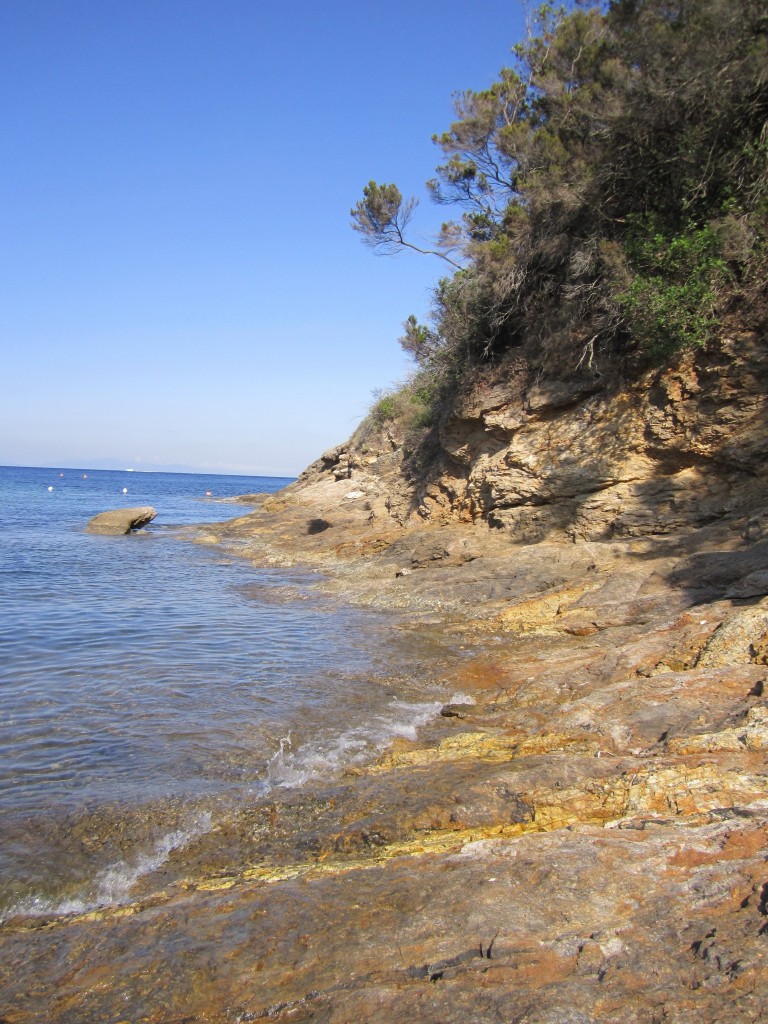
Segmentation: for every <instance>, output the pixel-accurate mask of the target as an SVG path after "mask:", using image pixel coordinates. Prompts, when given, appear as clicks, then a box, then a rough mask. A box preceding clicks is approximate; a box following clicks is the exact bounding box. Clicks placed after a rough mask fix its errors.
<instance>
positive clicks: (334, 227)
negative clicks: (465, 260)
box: [0, 0, 524, 475]
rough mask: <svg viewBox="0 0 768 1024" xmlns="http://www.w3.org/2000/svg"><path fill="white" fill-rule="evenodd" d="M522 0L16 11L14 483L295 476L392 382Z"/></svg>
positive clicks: (12, 41)
mask: <svg viewBox="0 0 768 1024" xmlns="http://www.w3.org/2000/svg"><path fill="white" fill-rule="evenodd" d="M523 26H524V5H523V3H522V2H521V0H476V2H474V3H467V2H466V0H387V2H383V0H380V2H377V3H371V2H367V0H357V2H352V0H325V2H323V3H320V2H312V0H292V2H284V3H281V2H279V0H269V2H266V0H2V2H0V112H1V113H0V118H1V120H0V147H2V149H3V153H2V174H1V175H0V351H1V352H2V375H1V376H0V382H1V383H0V386H1V387H2V401H1V402H0V464H5V465H43V466H46V465H47V466H74V467H77V466H86V467H88V466H92V467H106V468H127V467H129V466H131V467H135V468H136V469H142V468H144V469H161V468H174V469H181V468H190V469H201V470H206V471H213V472H221V473H227V472H232V473H254V474H260V475H273V474H274V475H294V474H296V473H297V472H299V471H300V470H301V469H303V468H304V466H306V465H307V464H308V463H309V462H311V461H313V460H314V459H315V458H316V457H317V456H318V455H320V454H321V453H322V452H323V451H324V450H326V449H327V448H329V447H331V446H333V445H335V444H338V443H339V442H341V441H344V440H346V438H347V437H348V436H349V435H350V434H351V433H352V431H353V430H354V428H355V426H356V425H357V423H358V422H359V421H360V419H361V418H362V417H363V415H364V414H365V412H366V410H367V408H368V407H369V405H370V404H371V401H372V392H373V390H374V389H376V388H382V387H387V386H389V385H391V384H393V383H394V382H396V381H397V380H399V379H402V378H403V376H404V375H405V374H406V372H407V370H408V362H407V360H406V358H405V356H404V355H403V353H402V352H401V350H400V348H399V346H398V344H397V338H398V336H399V334H400V333H401V324H402V321H403V320H404V319H405V318H406V317H407V316H408V315H409V314H410V313H415V314H417V315H418V316H420V317H424V316H425V315H426V313H427V310H428V307H429V293H430V289H431V287H432V286H433V285H434V284H435V283H436V281H437V279H438V278H439V277H440V276H441V274H442V273H443V267H442V265H441V263H440V261H439V260H437V259H435V258H434V257H424V256H418V255H416V254H403V255H401V256H399V257H397V258H396V259H392V258H385V257H377V256H375V255H374V254H372V253H371V251H370V250H368V249H366V248H365V247H364V246H363V244H362V243H361V241H360V238H359V236H358V235H357V234H356V233H355V232H353V231H352V230H351V228H350V226H349V225H350V217H349V210H350V207H351V206H353V205H354V203H355V202H356V201H357V199H358V198H360V196H361V194H362V188H363V186H364V185H365V184H366V183H367V182H368V181H369V180H370V179H371V178H374V179H376V180H377V181H381V182H389V181H394V182H397V184H398V185H399V187H400V188H401V190H402V191H403V192H404V193H406V194H415V195H417V196H419V198H420V200H421V205H420V206H419V209H418V210H417V213H416V215H415V218H414V227H415V229H416V231H417V232H419V233H424V234H425V235H428V234H429V232H430V231H431V230H433V229H434V228H435V227H436V226H437V225H438V224H439V222H440V221H441V220H442V219H444V218H445V216H446V212H445V210H443V209H439V208H436V207H434V206H433V205H432V204H430V202H429V199H428V198H427V196H426V193H425V190H424V182H425V180H426V179H427V178H429V177H431V176H432V174H433V171H434V168H435V166H436V164H437V163H438V162H439V151H438V150H437V148H436V147H435V146H434V144H433V143H432V142H431V137H432V135H433V133H435V132H439V131H443V130H444V129H446V128H447V127H448V126H449V124H450V122H451V119H452V108H451V94H452V93H453V92H455V91H457V90H461V89H465V88H475V89H480V88H484V87H486V86H487V85H489V84H490V83H491V82H492V81H493V79H494V78H495V77H496V75H497V73H498V71H499V69H500V68H501V67H502V65H504V64H505V63H507V62H508V60H509V49H510V47H511V46H512V44H513V43H514V42H516V41H517V40H519V39H520V38H521V36H522V34H523Z"/></svg>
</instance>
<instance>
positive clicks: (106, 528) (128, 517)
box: [86, 505, 157, 536]
mask: <svg viewBox="0 0 768 1024" xmlns="http://www.w3.org/2000/svg"><path fill="white" fill-rule="evenodd" d="M156 515H157V512H156V511H155V510H154V509H153V508H151V507H150V506H149V505H144V506H142V507H141V508H117V509H113V510H112V511H110V512H101V513H99V515H97V516H94V517H93V519H91V520H90V522H89V523H88V525H87V526H86V530H87V531H88V533H106V534H113V535H115V536H117V535H119V534H126V533H131V532H132V531H133V530H140V529H141V528H142V526H146V525H147V523H151V522H152V520H153V519H154V518H155V516H156Z"/></svg>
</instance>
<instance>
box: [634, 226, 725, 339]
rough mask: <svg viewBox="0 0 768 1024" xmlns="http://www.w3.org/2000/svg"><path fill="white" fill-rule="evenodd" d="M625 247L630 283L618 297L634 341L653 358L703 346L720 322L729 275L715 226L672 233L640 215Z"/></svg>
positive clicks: (689, 228)
mask: <svg viewBox="0 0 768 1024" xmlns="http://www.w3.org/2000/svg"><path fill="white" fill-rule="evenodd" d="M624 248H625V252H626V255H627V260H628V264H629V267H630V269H631V271H632V281H631V283H630V285H629V287H628V288H627V289H626V290H625V291H624V292H621V293H620V294H619V295H618V296H617V301H618V304H619V308H620V310H621V312H622V314H623V316H624V320H625V323H626V326H627V327H628V328H629V330H630V331H631V334H632V337H633V339H634V341H635V343H636V345H637V346H638V347H639V348H640V349H642V350H643V351H645V352H646V353H648V355H650V356H653V357H665V356H668V355H670V354H671V353H672V352H676V351H677V350H679V349H682V348H688V347H691V346H702V345H705V344H706V343H707V342H708V341H709V340H710V338H711V337H712V335H713V333H714V332H715V330H716V329H717V327H718V326H719V324H720V320H719V317H718V312H717V309H718V294H719V292H720V290H721V289H722V287H723V286H724V285H725V284H726V283H727V282H728V280H729V278H730V273H729V270H728V266H727V264H726V262H725V260H724V259H723V257H722V253H721V248H722V246H721V239H720V237H719V236H718V233H717V232H716V231H715V229H714V228H713V227H711V226H709V225H707V226H704V227H695V226H689V227H688V228H687V229H686V230H684V231H683V232H681V233H680V234H677V235H674V236H670V235H668V234H665V233H664V232H662V231H660V230H658V229H657V228H656V227H655V225H654V224H653V223H652V222H651V221H650V220H649V219H648V218H643V219H642V220H640V219H638V220H637V221H636V222H635V223H634V224H632V225H631V228H630V231H629V234H628V236H627V238H626V240H625V245H624Z"/></svg>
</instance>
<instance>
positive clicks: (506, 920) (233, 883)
mask: <svg viewBox="0 0 768 1024" xmlns="http://www.w3.org/2000/svg"><path fill="white" fill-rule="evenodd" d="M350 490H352V492H353V493H354V490H355V488H354V487H352V488H350V484H349V481H348V480H345V479H343V478H342V479H338V480H337V479H335V478H334V477H332V476H331V477H328V475H327V474H326V475H325V476H323V477H322V478H321V479H318V480H315V482H314V483H312V484H307V483H306V482H304V483H302V484H299V485H296V486H294V487H293V488H289V489H288V490H287V491H285V492H281V493H280V494H279V495H276V496H272V497H269V498H265V499H264V500H263V501H262V503H261V505H260V506H258V507H257V508H256V510H255V511H253V512H251V513H249V514H248V515H246V516H243V517H241V518H239V519H236V520H234V521H232V522H230V523H227V524H222V525H218V526H215V527H210V528H207V529H206V530H205V531H204V533H203V534H202V535H199V536H198V537H197V539H198V541H200V542H203V543H212V544H213V543H215V544H223V545H225V546H226V547H227V548H228V549H229V550H231V551H236V552H237V553H238V554H239V555H241V556H243V557H248V558H251V559H252V560H254V561H256V562H259V563H261V564H273V565H274V564H284V565H287V564H298V563H300V564H302V565H311V566H313V567H315V568H317V569H320V570H322V573H323V577H322V582H321V583H320V584H319V585H320V586H321V587H322V588H324V589H326V590H328V591H330V592H332V593H335V594H337V595H338V596H339V597H340V598H342V597H343V598H344V599H345V600H351V601H355V602H359V603H362V604H368V605H371V606H376V607H387V608H394V609H398V610H400V612H401V613H402V621H401V625H400V626H399V628H400V629H401V630H403V631H407V632H408V633H409V635H411V636H413V635H417V636H423V637H424V642H425V643H429V638H430V635H432V636H435V635H439V636H440V638H441V640H442V641H443V642H448V643H450V644H452V645H454V648H455V650H456V652H461V657H457V658H456V660H455V661H454V662H453V663H452V664H447V665H446V666H445V672H446V678H447V679H450V680H451V682H452V683H453V684H454V685H455V689H456V690H458V691H459V692H464V693H466V694H468V695H471V698H470V699H471V700H473V701H474V703H471V702H470V699H468V700H467V702H463V703H457V704H454V705H450V706H447V707H445V708H444V709H443V714H442V715H441V716H439V717H438V719H437V720H436V721H435V722H434V723H433V724H432V725H431V726H428V727H427V728H426V729H425V730H424V731H423V733H422V735H421V736H420V738H419V740H418V741H416V742H410V741H398V742H397V743H396V744H395V745H394V746H393V747H392V749H391V750H390V751H388V752H387V754H385V755H384V756H383V757H382V758H381V759H380V760H379V761H378V762H377V763H375V764H373V765H370V766H369V767H368V768H356V769H354V770H349V771H348V772H347V773H346V774H345V775H344V777H342V778H340V779H338V780H336V781H335V782H333V783H324V784H320V783H315V784H311V785H308V786H307V787H306V788H304V789H302V790H301V791H295V792H289V793H286V794H285V796H284V798H283V797H282V796H281V797H279V798H278V797H276V796H273V797H272V798H271V799H270V800H267V801H264V803H263V804H262V805H259V806H255V807H251V808H249V809H247V810H245V809H244V810H243V812H242V814H241V815H240V816H239V817H236V818H235V819H233V820H232V822H231V823H230V824H229V825H228V826H226V827H222V828H219V829H215V830H214V831H213V832H211V833H209V834H208V835H206V836H202V837H200V838H199V839H198V840H197V841H196V842H195V843H193V844H192V845H191V846H190V847H189V848H187V849H185V850H184V851H183V854H182V853H179V855H178V857H177V856H175V855H172V856H171V858H170V860H169V862H168V863H167V864H166V865H165V866H164V867H163V869H162V871H160V872H158V873H156V874H155V875H149V876H147V877H146V878H144V879H143V880H142V882H141V885H140V887H139V888H138V889H137V892H136V896H135V899H134V901H133V902H132V903H130V904H128V905H126V906H122V907H116V908H106V909H104V910H100V911H93V912H90V913H87V914H82V915H72V916H70V917H67V918H58V919H50V920H46V919H16V920H15V921H12V922H9V923H8V924H6V925H5V926H4V927H3V928H2V930H0V965H1V966H0V991H2V993H3V1001H2V1006H0V1018H2V1019H3V1020H5V1021H7V1022H8V1024H26V1022H31V1021H33V1020H40V1019H46V1020H48V1021H51V1022H75V1021H77V1022H78V1024H80V1022H87V1021H93V1022H96V1021H98V1022H106V1021H114V1022H117V1021H123V1020H125V1021H146V1022H157V1024H161V1022H164V1024H170V1022H172V1021H174V1022H176V1021H181V1020H184V1021H190V1022H191V1021H206V1022H219V1021H220V1022H224V1021H227V1022H230V1021H249V1020H259V1019H269V1020H275V1021H281V1022H288V1021H292V1022H293V1021H309V1020H312V1021H328V1022H331V1021H333V1022H342V1021H344V1022H346V1021H350V1022H351V1021H353V1020H386V1021H393V1022H394V1021H400V1020H402V1021H405V1020H412V1019H414V1018H417V1019H421V1020H424V1021H434V1022H438V1021H439V1022H453V1021H455V1022H459V1021H462V1022H463V1021H470V1020H475V1021H482V1022H486V1021H496V1020H498V1021H502V1020H503V1021H507V1020H519V1021H526V1022H528V1021H530V1022H541V1024H544V1022H551V1024H555V1022H558V1024H560V1022H562V1021H565V1020H567V1021H574V1022H576V1021H579V1022H581V1021H585V1022H586V1021H602V1020H610V1021H626V1022H649V1024H650V1022H655V1021H679V1022H682V1021H690V1020H693V1019H695V1020H697V1021H722V1020H723V1019H725V1017H724V1014H725V1015H726V1016H727V1019H728V1020H731V1021H757V1020H761V1019H763V1018H764V1017H765V1015H766V1010H767V1009H768V1007H767V1006H766V1002H767V1001H768V998H767V993H768V986H767V985H766V980H767V974H766V972H767V968H768V959H767V958H766V953H767V950H768V947H767V944H768V925H766V922H767V921H768V916H767V915H768V908H767V906H766V904H767V902H768V899H767V897H766V893H768V871H766V856H767V855H768V831H767V830H766V826H768V778H767V775H768V769H767V767H766V760H765V751H766V749H768V705H766V700H765V698H764V696H763V691H764V686H765V683H766V680H767V679H768V664H767V663H768V599H767V598H766V597H765V591H766V589H768V587H766V583H767V582H768V540H765V539H764V538H763V529H764V525H765V524H766V523H768V519H766V518H765V517H764V516H763V515H762V514H761V513H760V512H759V510H755V509H753V510H752V511H751V514H750V516H749V517H739V516H736V515H733V516H731V517H724V518H722V519H720V520H719V521H718V522H716V523H713V524H711V525H709V526H704V527H699V528H691V529H688V530H686V531H681V532H679V533H677V534H672V535H666V536H654V537H642V538H628V539H623V540H613V541H595V542H582V543H578V544H573V543H568V542H565V541H564V540H561V541H559V542H543V543H540V544H535V545H530V546H520V545H517V544H513V543H511V542H510V539H509V537H508V536H507V535H505V534H504V533H503V532H502V531H495V530H490V529H489V528H488V527H487V526H486V525H485V524H475V525H473V524H467V523H452V524H448V525H444V526H436V525H429V524H428V525H416V526H411V527H410V528H408V529H403V528H402V527H399V526H397V525H395V524H391V523H389V522H386V521H385V522H381V521H377V520H376V519H375V517H374V518H373V519H372V518H371V515H370V511H369V510H367V509H365V508H364V507H363V505H364V503H363V505H361V503H360V502H359V500H358V498H355V497H352V498H349V497H345V495H349V493H350ZM319 524H327V525H324V526H323V527H322V528H319Z"/></svg>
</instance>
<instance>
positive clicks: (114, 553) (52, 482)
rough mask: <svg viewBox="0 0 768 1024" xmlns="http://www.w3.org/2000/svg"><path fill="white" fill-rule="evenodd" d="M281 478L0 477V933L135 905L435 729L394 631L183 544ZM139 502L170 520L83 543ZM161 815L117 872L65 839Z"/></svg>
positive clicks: (69, 473)
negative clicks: (6, 926)
mask: <svg viewBox="0 0 768 1024" xmlns="http://www.w3.org/2000/svg"><path fill="white" fill-rule="evenodd" d="M286 483H288V481H287V480H283V479H274V478H248V477H225V476H203V475H194V474H175V473H174V474H169V473H139V472H121V471H106V470H88V469H83V470H72V469H65V470H58V469H39V468H35V469H26V468H24V469H22V468H12V467H0V508H2V516H1V517H0V816H1V817H2V820H3V829H2V834H0V919H2V916H3V915H4V914H5V915H6V916H7V915H8V914H10V913H15V912H18V911H19V909H21V910H23V911H25V912H47V913H50V912H52V911H56V910H59V911H62V912H63V911H64V910H66V909H72V908H77V907H82V906H93V905H99V904H100V903H103V902H109V901H113V900H115V899H121V898H127V897H128V895H129V892H130V885H131V882H132V880H133V879H134V878H135V877H136V876H137V875H139V874H141V871H142V870H144V869H145V868H146V869H147V870H148V869H149V868H148V867H147V865H150V866H152V865H154V866H156V864H157V863H158V862H161V861H162V859H163V857H164V856H167V855H168V853H169V852H170V851H171V850H172V849H174V848H176V847H178V846H179V845H183V843H184V842H187V841H188V840H189V838H190V837H191V836H193V835H195V834H198V833H199V832H200V831H201V830H205V829H207V828H209V827H211V823H212V822H215V820H216V815H217V814H218V813H221V808H222V807H224V806H225V805H227V804H229V805H231V804H232V801H243V800H248V799H257V798H258V797H259V796H261V795H263V794H264V793H265V792H267V791H270V789H274V788H275V787H281V786H296V785H302V784H303V783H305V782H306V781H307V780H308V779H312V778H315V777H317V776H318V775H322V774H323V773H332V772H334V771H337V770H338V769H340V768H343V767H344V766H345V765H348V764H350V763H353V762H356V761H360V760H363V759H366V758H370V757H371V756H373V754H375V752H376V751H377V750H379V749H380V748H381V746H382V745H383V744H384V743H386V742H388V741H390V740H391V739H392V737H394V736H396V735H398V734H403V735H413V734H414V731H415V729H416V728H417V727H418V725H419V724H420V723H422V722H424V721H427V720H428V719H429V718H430V717H431V716H432V715H434V713H435V711H436V709H437V708H438V707H439V701H440V700H441V699H444V697H445V695H442V694H440V693H439V692H438V690H437V689H434V690H433V691H432V692H430V691H429V687H427V685H426V683H425V682H424V678H423V674H420V673H419V672H418V671H417V664H418V652H416V651H414V650H410V649H409V647H408V642H407V639H406V640H403V638H402V637H399V638H398V639H397V640H394V639H393V637H392V630H391V621H390V620H389V619H388V618H387V617H386V616H384V615H379V614H375V613H371V612H367V611H361V610H355V609H352V608H345V607H339V606H338V605H335V604H332V603H330V602H329V600H328V598H325V597H323V596H322V595H321V594H318V593H317V592H316V591H315V590H314V589H313V584H314V583H315V580H316V577H313V576H312V575H311V574H309V573H306V572H300V571H291V570H283V569H257V568H254V567H253V566H252V565H251V564H250V563H248V562H247V561H245V560H243V559H237V558H235V557H233V556H230V555H228V554H226V553H225V552H222V551H221V550H220V549H219V548H218V547H217V546H208V545H201V544H195V543H192V542H191V540H190V537H189V533H188V532H185V531H182V530H180V529H179V527H184V526H190V525H196V524H203V523H206V522H213V521H218V520H223V519H229V518H233V517H234V516H236V515H242V514H244V513H245V512H246V511H247V508H245V507H244V506H242V505H233V504H231V503H228V502H226V501H225V500H223V499H226V498H228V497H231V496H234V495H237V494H242V493H252V492H273V491H276V490H278V489H279V488H280V487H282V486H284V485H285V484H286ZM134 505H152V506H153V507H154V508H156V509H157V510H158V516H157V518H156V520H155V521H154V522H153V523H152V524H151V525H150V526H148V527H147V528H146V529H145V530H143V531H140V532H139V533H136V534H132V535H129V536H127V537H104V536H97V535H91V534H88V533H86V532H84V527H85V524H86V523H87V521H88V520H89V519H90V518H91V517H92V516H94V515H96V514H97V513H98V512H101V511H104V510H106V509H110V508H118V507H124V506H134ZM163 801H165V802H166V803H167V804H168V806H169V807H171V806H173V807H174V808H175V810H174V816H173V823H174V827H173V828H169V829H168V830H167V831H166V832H165V833H162V834H158V833H157V832H156V831H155V832H154V833H153V834H152V835H153V838H152V844H151V847H150V848H149V849H141V848H140V847H141V842H142V841H144V840H142V839H141V838H140V835H139V833H140V830H137V839H136V849H135V850H132V851H129V852H130V856H128V855H126V857H127V859H126V860H125V861H124V862H121V864H119V865H117V867H116V866H115V865H110V864H104V863H101V862H99V861H98V860H95V861H94V862H93V864H89V863H88V851H87V850H83V851H80V852H76V853H73V847H72V844H71V843H67V832H68V830H71V829H72V827H73V826H72V823H73V822H76V821H77V820H78V816H83V815H89V816H91V817H93V816H94V815H99V814H102V817H103V818H104V820H105V821H106V822H107V824H106V825H103V828H105V829H106V830H107V831H108V830H109V828H110V827H113V828H115V829H122V830H123V831H125V822H126V821H129V820H130V819H131V815H133V814H135V813H136V811H137V808H141V807H142V806H144V805H147V804H149V803H153V802H154V805H157V804H158V803H159V805H160V806H161V807H162V806H163ZM179 805H181V806H183V807H187V806H188V807H189V808H190V812H189V815H188V816H187V817H186V818H185V817H184V815H183V814H182V815H181V818H180V817H179V813H178V807H179ZM192 808H194V812H193V811H192V810H191V809H192ZM102 812H103V813H102ZM169 820H170V816H169ZM180 821H181V825H180V824H179V822H180ZM110 823H111V824H110ZM107 838H108V837H107ZM100 841H101V842H102V845H104V842H105V841H106V840H105V837H104V836H101V837H100ZM124 846H125V844H123V846H122V847H121V849H124ZM78 850H79V847H78ZM30 865H34V867H31V866H30ZM142 865H143V867H142ZM105 879H108V880H109V884H107V883H106V882H105ZM115 879H118V882H115ZM84 880H86V881H87V884H86V881H84ZM78 885H79V886H80V889H78V888H77V887H78ZM62 893H66V894H67V896H66V898H64V897H63V896H62Z"/></svg>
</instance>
